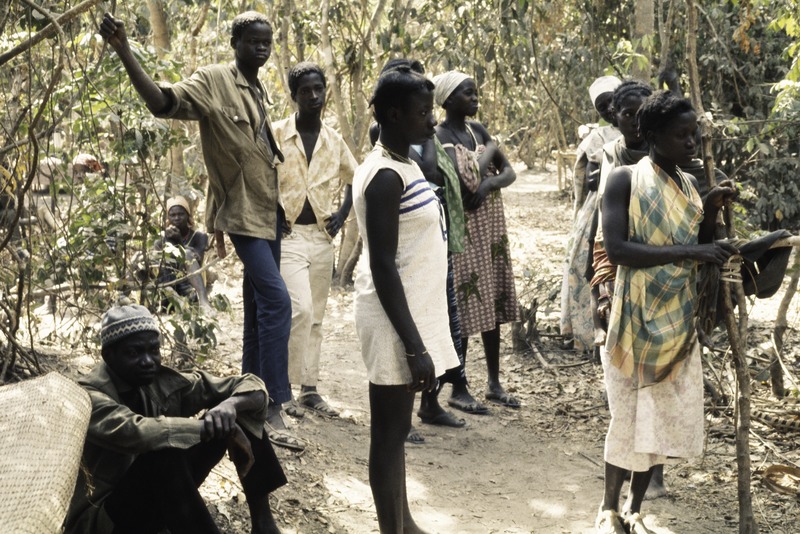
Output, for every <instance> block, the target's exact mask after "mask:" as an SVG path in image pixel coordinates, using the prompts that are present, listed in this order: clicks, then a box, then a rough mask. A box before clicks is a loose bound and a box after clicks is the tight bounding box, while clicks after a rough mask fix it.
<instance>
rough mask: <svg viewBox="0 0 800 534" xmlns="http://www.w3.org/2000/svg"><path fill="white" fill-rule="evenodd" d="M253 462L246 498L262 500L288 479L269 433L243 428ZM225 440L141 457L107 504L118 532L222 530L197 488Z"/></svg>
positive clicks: (201, 533) (207, 533)
mask: <svg viewBox="0 0 800 534" xmlns="http://www.w3.org/2000/svg"><path fill="white" fill-rule="evenodd" d="M245 434H246V435H247V437H248V439H249V440H250V445H251V447H252V449H253V456H254V458H255V464H254V465H253V467H252V468H251V469H250V472H249V473H248V474H247V476H246V477H244V478H243V479H242V480H241V482H242V488H243V489H244V494H245V496H246V497H247V500H248V501H251V499H263V498H265V497H266V496H267V495H268V494H269V493H270V492H272V491H273V490H275V489H277V488H279V487H281V486H282V485H284V484H286V476H285V475H284V474H283V469H281V466H280V463H279V462H278V458H277V457H276V456H275V451H274V450H273V449H272V445H271V444H270V443H269V441H268V440H267V439H266V438H256V437H255V436H253V435H252V434H250V433H249V432H247V431H245ZM225 450H226V446H225V440H212V441H209V442H205V443H198V444H197V445H195V446H194V447H191V448H189V449H174V448H170V449H162V450H158V451H153V452H150V453H147V454H143V455H141V456H139V457H138V458H137V459H136V461H134V462H133V464H132V465H131V467H130V468H129V469H128V471H127V472H126V473H125V477H124V478H123V479H122V481H121V482H120V483H119V485H117V487H116V489H115V490H114V491H113V492H112V493H111V495H109V497H108V498H107V499H106V500H105V502H104V504H103V506H104V508H105V511H106V512H107V513H108V516H109V517H110V518H111V520H112V521H113V522H114V534H156V533H158V532H160V531H161V530H163V529H165V528H166V529H169V531H170V534H219V532H220V531H219V529H218V528H217V526H216V525H215V524H214V520H213V519H212V518H211V515H210V514H209V513H208V509H207V508H206V504H205V502H204V501H203V498H202V497H201V496H200V493H199V492H198V491H197V488H198V487H200V485H201V484H202V483H203V481H204V480H205V479H206V477H207V476H208V474H209V473H210V472H211V469H212V468H213V467H214V466H215V465H217V464H218V463H219V461H220V460H221V459H222V457H223V455H224V454H225Z"/></svg>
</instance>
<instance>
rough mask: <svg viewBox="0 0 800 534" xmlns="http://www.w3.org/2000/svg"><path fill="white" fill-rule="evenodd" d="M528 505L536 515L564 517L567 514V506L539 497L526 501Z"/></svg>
mask: <svg viewBox="0 0 800 534" xmlns="http://www.w3.org/2000/svg"><path fill="white" fill-rule="evenodd" d="M528 506H529V507H530V508H531V509H532V510H534V512H535V515H536V516H538V517H556V518H558V517H564V516H565V515H566V514H567V508H566V507H565V506H564V505H563V504H558V503H553V502H551V501H545V500H541V499H531V500H529V501H528Z"/></svg>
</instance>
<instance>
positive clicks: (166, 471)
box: [65, 304, 286, 534]
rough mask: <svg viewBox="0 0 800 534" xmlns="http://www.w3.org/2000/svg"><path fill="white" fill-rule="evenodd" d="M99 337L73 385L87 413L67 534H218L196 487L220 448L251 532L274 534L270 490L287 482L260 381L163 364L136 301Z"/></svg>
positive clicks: (111, 317) (106, 322) (152, 328)
mask: <svg viewBox="0 0 800 534" xmlns="http://www.w3.org/2000/svg"><path fill="white" fill-rule="evenodd" d="M100 339H101V345H102V349H101V350H102V356H103V361H102V362H100V363H99V364H98V365H97V366H96V367H95V368H94V369H93V370H92V371H91V373H89V375H87V376H86V377H84V378H82V379H80V380H79V381H78V382H79V384H80V385H81V386H83V387H84V388H85V389H86V390H87V391H88V392H89V395H90V397H91V400H92V416H91V420H90V422H89V430H88V434H87V437H86V444H85V446H84V450H83V460H82V462H83V465H84V466H85V470H82V471H81V473H80V474H79V476H78V481H77V484H76V489H75V493H74V495H73V498H72V503H71V504H70V508H69V511H68V513H67V519H66V521H65V527H66V531H65V532H66V534H77V533H81V534H87V533H92V534H95V533H97V534H99V533H109V534H126V533H130V534H133V533H136V534H149V533H153V534H156V533H159V532H161V531H163V530H165V529H167V530H168V531H169V532H170V534H180V533H185V534H190V533H191V534H205V533H208V534H219V532H220V530H219V529H218V527H217V526H216V525H215V523H214V520H213V519H212V517H211V515H210V514H209V512H208V510H207V508H206V505H205V503H204V502H203V499H202V497H201V496H200V494H199V492H198V490H197V488H198V487H199V486H200V484H202V482H203V480H205V478H206V476H208V474H209V472H210V471H211V469H212V468H213V467H214V466H215V465H216V464H217V463H219V461H220V460H221V459H222V457H223V456H224V454H225V451H226V450H227V451H228V452H229V453H230V457H231V459H232V460H233V462H234V464H235V466H236V470H237V471H238V473H239V478H240V480H241V483H242V488H243V489H244V494H245V496H246V499H247V504H248V507H249V509H250V515H251V520H252V530H251V532H253V533H255V534H264V533H270V534H273V533H279V532H280V531H279V529H278V527H277V525H276V524H275V520H274V518H273V516H272V512H271V510H270V507H269V493H270V492H272V491H273V490H275V489H277V488H279V487H280V486H282V485H284V484H285V483H286V477H285V476H284V474H283V470H282V469H281V466H280V464H279V462H278V459H277V457H276V456H275V452H274V451H273V449H272V446H271V445H270V443H269V441H268V440H267V439H266V437H265V435H264V422H265V420H266V415H267V394H266V390H265V388H264V383H263V382H262V381H261V380H260V379H259V378H257V377H256V376H254V375H250V374H246V375H243V376H231V377H224V378H219V377H215V376H212V375H210V374H208V373H206V372H204V371H193V372H190V373H181V372H178V371H175V370H173V369H171V368H169V367H165V366H162V365H161V355H160V347H161V335H160V332H159V329H158V324H157V323H156V320H155V319H154V318H153V316H152V315H151V314H150V312H149V311H148V310H147V309H146V308H145V307H143V306H140V305H138V304H131V305H124V306H115V307H113V308H111V309H110V310H109V311H108V312H106V314H105V315H104V316H103V319H102V323H101V330H100ZM198 414H199V415H198ZM87 477H88V479H87Z"/></svg>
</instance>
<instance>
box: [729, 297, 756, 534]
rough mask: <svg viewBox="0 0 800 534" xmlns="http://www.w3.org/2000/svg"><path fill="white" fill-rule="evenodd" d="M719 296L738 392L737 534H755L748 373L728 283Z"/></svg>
mask: <svg viewBox="0 0 800 534" xmlns="http://www.w3.org/2000/svg"><path fill="white" fill-rule="evenodd" d="M722 292H723V299H724V304H723V314H724V316H725V326H726V327H727V330H728V339H729V340H730V343H731V352H732V353H733V363H734V367H735V368H736V383H737V385H738V389H739V394H738V395H737V398H736V463H737V465H738V467H739V473H738V478H737V485H736V493H737V495H738V497H739V534H756V533H757V532H758V524H757V523H756V518H755V516H754V515H753V502H752V496H751V495H750V472H751V468H750V369H749V368H748V366H747V359H746V358H745V355H744V352H743V351H742V349H741V345H740V341H739V327H738V325H737V324H736V320H735V318H734V317H735V316H734V313H733V305H732V303H731V286H730V282H722Z"/></svg>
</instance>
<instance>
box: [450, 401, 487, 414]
mask: <svg viewBox="0 0 800 534" xmlns="http://www.w3.org/2000/svg"><path fill="white" fill-rule="evenodd" d="M447 405H448V406H450V407H451V408H455V409H456V410H461V411H462V412H464V413H470V414H473V415H486V414H488V413H489V408H488V407H486V406H485V405H483V404H481V403H480V402H478V401H477V400H473V402H465V401H463V400H461V399H454V398H453V397H450V398H449V399H447Z"/></svg>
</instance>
